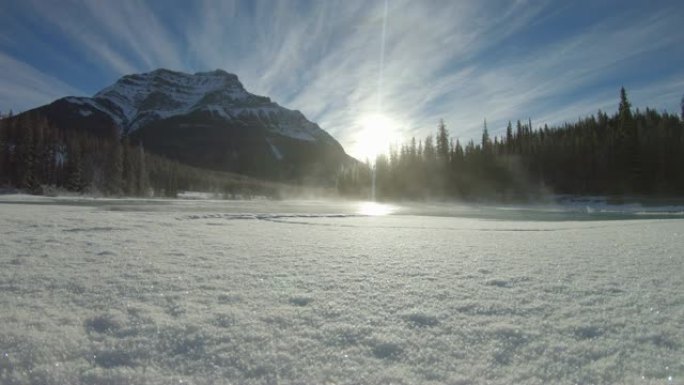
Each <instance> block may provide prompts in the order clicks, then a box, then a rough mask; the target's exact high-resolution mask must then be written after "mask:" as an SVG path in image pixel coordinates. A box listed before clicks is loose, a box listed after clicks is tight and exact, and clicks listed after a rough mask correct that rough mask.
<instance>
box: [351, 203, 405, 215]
mask: <svg viewBox="0 0 684 385" xmlns="http://www.w3.org/2000/svg"><path fill="white" fill-rule="evenodd" d="M394 211H396V208H395V207H394V206H392V205H388V204H384V203H377V202H361V203H360V204H359V208H358V210H357V213H359V214H361V215H369V216H379V215H389V214H392V213H393V212H394Z"/></svg>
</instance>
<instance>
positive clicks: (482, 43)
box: [0, 0, 684, 155]
mask: <svg viewBox="0 0 684 385" xmlns="http://www.w3.org/2000/svg"><path fill="white" fill-rule="evenodd" d="M385 4H387V12H386V13H385ZM385 15H386V18H385ZM383 21H385V22H386V24H385V34H384V36H385V39H384V50H383V49H382V48H381V47H382V46H383ZM682 26H684V2H683V1H681V0H675V1H658V0H654V1H648V2H647V1H643V0H641V1H629V0H623V1H584V0H580V1H545V0H535V1H526V0H501V1H499V0H485V1H447V0H442V1H415V0H388V1H387V3H385V1H384V0H377V1H372V0H359V1H355V0H337V1H335V0H327V1H313V0H311V1H296V0H292V1H276V0H267V1H252V0H245V1H229V0H221V1H219V0H205V1H201V0H199V1H184V0H158V1H133V0H130V1H129V0H117V1H107V0H93V1H80V0H59V1H58V0H22V1H15V0H0V110H2V111H3V112H6V111H7V110H9V109H13V110H14V111H22V110H25V109H28V108H31V107H35V106H38V105H41V104H45V103H48V102H50V101H52V100H54V99H57V98H59V97H62V96H66V95H92V94H94V93H95V92H97V91H98V90H100V89H102V88H104V87H105V86H107V85H109V84H111V83H113V82H114V81H116V79H117V78H119V77H120V76H122V75H124V74H128V73H134V72H146V71H150V70H153V69H155V68H159V67H164V68H169V69H174V70H180V71H185V72H197V71H205V70H211V69H216V68H222V69H225V70H226V71H228V72H232V73H235V74H237V75H238V76H239V78H240V80H241V81H242V82H243V84H244V85H245V87H246V88H247V90H249V91H250V92H253V93H256V94H260V95H267V96H269V97H271V98H272V99H273V100H275V101H276V102H278V103H279V104H281V105H283V106H285V107H288V108H291V109H298V110H301V111H302V112H303V113H304V114H305V115H306V116H307V117H308V118H309V119H310V120H313V121H316V122H317V123H319V124H320V125H321V127H322V128H324V129H326V130H327V131H328V132H330V133H331V134H332V135H333V136H335V137H336V138H337V139H338V140H340V142H341V143H342V145H343V146H344V147H345V148H346V149H347V150H348V151H349V152H350V153H352V155H354V149H355V147H356V146H357V144H358V143H357V142H359V141H361V140H362V139H361V138H359V137H358V132H359V128H360V127H359V124H360V123H359V122H360V117H361V116H364V115H368V114H373V113H377V112H380V113H382V114H384V115H385V116H387V117H388V118H389V119H390V120H391V121H393V122H394V124H395V126H396V127H395V128H396V133H397V135H396V138H392V140H400V139H401V138H404V139H408V138H410V137H411V136H414V135H415V136H419V137H423V136H425V135H427V134H429V133H431V132H433V131H434V130H435V128H436V126H437V123H438V120H439V119H440V118H443V119H444V120H445V122H446V124H447V128H448V129H449V131H450V133H451V134H452V136H454V137H458V138H460V139H461V140H468V139H471V138H477V137H479V135H480V132H481V129H482V122H483V120H484V119H487V122H488V126H489V129H490V131H491V132H493V133H494V134H501V133H502V132H503V130H504V129H505V125H506V123H507V121H508V120H513V121H515V120H517V119H522V120H527V119H528V118H531V119H532V121H533V123H534V125H535V126H540V125H543V124H544V123H549V124H555V123H560V122H563V121H574V120H577V119H578V118H579V117H582V116H586V115H588V114H592V113H595V112H596V110H597V109H599V108H601V109H604V110H606V111H609V112H613V111H615V110H616V108H617V102H618V91H619V88H620V86H623V85H624V86H625V87H626V89H627V91H628V94H629V96H630V99H631V100H632V103H633V105H634V106H635V107H641V108H643V107H646V106H649V107H653V108H656V109H658V110H667V111H669V112H673V113H675V112H678V111H679V102H680V100H681V97H682V95H683V94H684V32H683V31H684V30H683V29H682ZM381 53H384V55H382V54H381ZM381 64H382V69H381Z"/></svg>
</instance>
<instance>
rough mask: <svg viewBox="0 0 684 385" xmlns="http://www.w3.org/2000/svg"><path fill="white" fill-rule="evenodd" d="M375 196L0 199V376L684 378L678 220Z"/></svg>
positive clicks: (3, 379) (683, 229) (196, 380)
mask: <svg viewBox="0 0 684 385" xmlns="http://www.w3.org/2000/svg"><path fill="white" fill-rule="evenodd" d="M366 206H367V205H361V204H357V203H348V202H347V203H345V202H342V203H322V202H289V201H285V202H264V201H259V202H225V201H209V200H182V201H181V200H179V201H168V200H148V201H137V200H105V199H81V198H55V199H47V198H37V197H23V196H10V197H8V196H0V234H2V236H1V237H0V309H1V311H0V383H2V384H128V383H146V384H170V383H190V384H276V383H278V384H295V383H296V384H325V383H330V384H332V383H335V384H389V383H394V384H518V383H522V384H575V383H577V384H682V383H683V382H682V379H683V378H684V280H682V276H683V275H684V257H683V255H682V250H684V219H682V217H681V215H676V214H671V213H670V214H669V215H667V216H663V217H662V218H661V217H652V216H647V217H644V216H639V215H633V213H629V212H627V213H618V214H615V213H603V214H601V213H596V212H587V211H586V210H578V209H575V208H574V207H571V208H569V209H568V208H563V207H560V208H559V207H477V206H455V205H421V206H418V205H413V206H407V205H394V206H392V207H391V208H388V209H387V210H386V211H385V213H392V214H391V215H376V216H368V215H364V210H365V209H364V207H366ZM638 218H641V219H638Z"/></svg>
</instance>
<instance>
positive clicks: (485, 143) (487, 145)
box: [482, 119, 492, 152]
mask: <svg viewBox="0 0 684 385" xmlns="http://www.w3.org/2000/svg"><path fill="white" fill-rule="evenodd" d="M491 146H492V141H491V139H490V138H489V130H487V119H485V121H484V128H483V129H482V149H483V150H484V151H487V152H489V150H490V149H491Z"/></svg>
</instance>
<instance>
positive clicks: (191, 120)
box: [30, 69, 356, 181]
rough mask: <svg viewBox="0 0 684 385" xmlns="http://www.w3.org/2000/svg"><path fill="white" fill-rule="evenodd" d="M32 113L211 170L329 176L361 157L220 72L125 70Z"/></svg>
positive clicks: (293, 176) (286, 177)
mask: <svg viewBox="0 0 684 385" xmlns="http://www.w3.org/2000/svg"><path fill="white" fill-rule="evenodd" d="M30 112H31V113H33V114H34V116H35V114H38V115H39V116H41V117H44V118H45V119H47V121H48V123H49V124H51V125H52V126H53V127H57V128H59V129H63V130H72V129H73V130H80V131H87V132H89V133H91V134H95V135H99V136H105V135H109V134H110V133H111V132H112V131H114V130H116V131H118V133H119V134H120V135H125V136H128V138H129V139H130V140H131V141H132V142H134V143H137V142H140V143H142V144H143V146H144V148H145V149H146V150H147V151H151V152H153V153H156V154H158V155H162V156H165V157H167V158H170V159H174V160H178V161H180V162H182V163H185V164H188V165H191V166H195V167H201V168H207V169H212V170H219V171H230V172H237V173H242V174H247V175H253V176H259V177H267V178H271V179H282V180H301V179H303V178H315V179H317V180H328V181H330V180H332V178H334V175H335V174H336V172H337V170H339V168H340V167H341V166H342V165H345V164H351V163H354V162H356V161H355V160H354V159H353V158H351V157H350V156H348V155H347V154H346V153H345V152H344V149H343V148H342V146H341V145H340V144H339V143H338V142H337V141H336V140H335V139H334V138H333V137H332V136H330V135H329V134H328V133H327V132H325V131H324V130H323V129H321V128H320V127H319V126H318V125H317V124H315V123H313V122H310V121H309V120H307V118H306V117H305V116H304V115H303V114H302V113H301V112H299V111H296V110H289V109H287V108H284V107H282V106H280V105H278V104H277V103H274V102H273V101H271V99H269V98H268V97H264V96H258V95H254V94H251V93H249V92H248V91H247V90H245V88H244V87H243V85H242V84H241V83H240V81H239V79H238V77H237V76H236V75H234V74H230V73H227V72H225V71H222V70H216V71H211V72H198V73H195V74H187V73H182V72H176V71H170V70H166V69H158V70H155V71H152V72H148V73H142V74H134V75H127V76H124V77H122V78H121V79H119V80H118V81H116V83H114V84H112V85H111V86H109V87H107V88H105V89H103V90H101V91H100V92H98V93H96V94H95V95H94V96H93V97H73V96H72V97H65V98H62V99H59V100H56V101H55V102H53V103H51V104H49V105H46V106H42V107H39V108H36V109H34V110H32V111H30Z"/></svg>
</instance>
